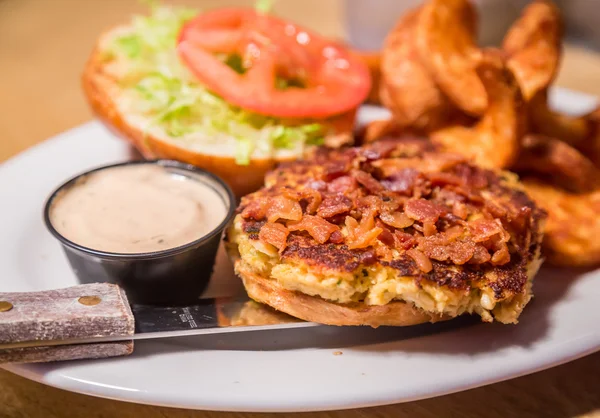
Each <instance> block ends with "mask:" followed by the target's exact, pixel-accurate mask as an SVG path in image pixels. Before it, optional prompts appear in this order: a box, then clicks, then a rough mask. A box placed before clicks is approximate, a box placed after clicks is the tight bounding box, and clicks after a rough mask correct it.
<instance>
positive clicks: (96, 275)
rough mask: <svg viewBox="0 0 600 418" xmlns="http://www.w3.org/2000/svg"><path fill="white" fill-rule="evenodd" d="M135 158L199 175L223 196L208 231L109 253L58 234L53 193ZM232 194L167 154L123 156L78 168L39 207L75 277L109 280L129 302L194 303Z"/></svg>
mask: <svg viewBox="0 0 600 418" xmlns="http://www.w3.org/2000/svg"><path fill="white" fill-rule="evenodd" d="M138 164H158V165H160V166H162V167H165V168H166V169H168V170H169V171H172V172H173V173H175V174H177V175H183V176H186V177H189V178H191V179H197V181H202V182H203V183H204V184H205V185H208V186H210V187H212V188H213V189H214V190H215V191H216V192H217V193H218V194H219V196H221V198H222V199H223V202H224V203H225V206H226V208H227V215H226V216H225V218H224V219H223V221H222V222H221V223H220V224H219V226H217V227H216V228H215V229H214V230H213V231H211V232H209V233H208V234H206V235H204V236H203V237H201V238H199V239H197V240H195V241H192V242H190V243H188V244H185V245H182V246H179V247H175V248H169V249H166V250H161V251H156V252H149V253H134V254H129V253H128V254H124V253H113V252H106V251H98V250H94V249H91V248H87V247H84V246H82V245H79V244H77V243H75V242H72V241H70V240H68V239H67V238H65V237H64V236H62V235H61V234H60V233H59V232H58V231H57V230H56V229H55V228H54V226H53V225H52V223H51V221H50V210H51V208H52V203H53V201H54V199H55V198H56V197H57V196H58V195H59V194H60V193H61V192H63V191H65V190H67V189H68V188H69V187H72V186H73V185H75V184H76V183H77V182H78V181H79V180H81V179H82V178H84V177H85V176H88V175H90V174H92V173H95V172H97V171H100V170H106V169H110V168H113V167H119V166H124V165H138ZM235 209H236V199H235V195H234V194H233V191H232V190H231V189H230V188H229V186H228V185H227V184H226V183H225V182H224V181H223V180H222V179H221V178H219V177H217V176H215V175H214V174H212V173H210V172H208V171H205V170H202V169H200V168H197V167H195V166H192V165H188V164H184V163H181V162H178V161H172V160H143V161H128V162H122V163H117V164H111V165H105V166H101V167H97V168H94V169H92V170H89V171H86V172H84V173H81V174H79V175H77V176H75V177H73V178H71V179H70V180H68V181H66V182H65V183H63V184H62V185H60V186H59V187H58V188H57V189H56V190H54V192H52V194H51V195H50V197H49V198H48V200H47V201H46V204H45V207H44V222H45V224H46V227H47V228H48V230H49V231H50V233H51V234H52V235H53V236H54V237H55V238H56V239H57V240H58V241H59V242H60V243H61V244H62V248H63V250H64V252H65V254H66V256H67V259H68V260H69V263H70V265H71V267H72V269H73V270H74V272H75V274H76V276H77V278H78V280H79V281H80V283H93V282H109V283H115V284H118V285H119V286H120V287H122V288H123V289H124V290H125V292H126V293H127V297H128V299H129V300H130V302H132V303H136V304H149V305H163V306H164V305H185V304H190V303H194V302H195V301H197V300H198V298H199V297H200V296H201V294H202V292H204V290H205V289H206V287H207V285H208V282H209V280H210V277H211V275H212V272H213V267H214V263H215V259H216V255H217V250H218V249H219V244H220V241H221V236H222V233H223V230H224V229H225V227H226V226H227V224H228V223H229V222H230V221H231V219H232V218H233V215H234V213H235Z"/></svg>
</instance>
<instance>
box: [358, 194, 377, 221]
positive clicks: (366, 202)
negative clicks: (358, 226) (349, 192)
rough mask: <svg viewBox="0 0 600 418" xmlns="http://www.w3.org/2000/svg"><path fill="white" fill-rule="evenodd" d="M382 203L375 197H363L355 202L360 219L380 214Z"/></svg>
mask: <svg viewBox="0 0 600 418" xmlns="http://www.w3.org/2000/svg"><path fill="white" fill-rule="evenodd" d="M382 204H383V201H382V200H381V199H380V198H379V197H377V196H372V195H371V196H364V197H361V198H360V199H358V201H357V202H356V209H358V211H359V212H360V213H361V214H362V217H367V218H368V217H375V216H377V214H378V213H380V212H381V207H382Z"/></svg>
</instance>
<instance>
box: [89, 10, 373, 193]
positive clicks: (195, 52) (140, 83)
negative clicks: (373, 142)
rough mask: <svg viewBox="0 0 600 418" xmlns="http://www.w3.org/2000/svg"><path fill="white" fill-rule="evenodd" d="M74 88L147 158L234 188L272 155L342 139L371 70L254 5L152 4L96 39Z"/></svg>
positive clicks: (252, 183) (252, 182)
mask: <svg viewBox="0 0 600 418" xmlns="http://www.w3.org/2000/svg"><path fill="white" fill-rule="evenodd" d="M82 88H83V91H84V93H85V97H86V99H87V101H88V102H89V104H90V106H91V108H92V109H93V111H94V113H95V114H96V115H97V116H98V117H99V119H100V120H102V121H103V122H104V123H106V124H107V126H108V127H109V128H110V129H111V130H113V131H114V132H116V133H117V134H118V135H119V136H121V137H123V138H124V139H126V140H127V141H129V142H131V144H133V146H134V147H135V148H136V149H137V150H138V151H139V152H140V153H141V154H142V155H143V156H144V157H145V158H168V159H175V160H179V161H183V162H186V163H190V164H193V165H196V166H199V167H201V168H204V169H207V170H209V171H211V172H213V173H215V174H217V175H218V176H220V177H222V178H223V179H224V180H225V181H226V182H228V183H229V185H230V186H231V187H232V189H233V190H234V192H235V193H236V194H237V195H238V196H242V195H244V194H246V193H248V192H250V191H254V190H256V189H258V188H259V187H260V185H261V184H262V180H263V178H264V175H265V173H266V172H267V171H268V170H270V169H272V168H273V167H275V166H276V164H277V163H278V162H281V161H290V160H295V159H297V158H301V157H302V156H303V155H304V154H305V153H307V152H308V153H309V152H311V150H312V149H314V148H315V147H319V146H326V147H333V148H336V147H339V146H341V145H344V144H348V143H351V142H352V130H353V128H354V119H355V113H356V110H357V108H358V107H359V105H360V104H361V103H362V102H363V101H364V100H365V99H366V97H367V96H368V94H369V91H370V88H371V76H370V73H369V69H368V67H367V66H366V64H365V63H364V62H363V60H361V59H360V57H358V56H356V55H355V54H353V53H352V52H351V51H349V50H348V49H347V48H346V47H344V46H342V45H340V44H338V43H336V42H333V41H329V40H327V39H325V38H323V37H321V36H319V35H318V34H316V33H314V32H312V31H310V30H309V29H306V28H303V27H301V26H299V25H296V24H294V23H293V22H289V21H287V20H284V19H281V18H277V17H275V16H272V15H269V14H267V13H266V12H264V11H261V10H255V9H239V8H231V9H215V10H210V11H207V12H202V13H200V12H198V11H196V10H191V9H187V8H181V7H166V6H160V5H157V6H153V7H152V10H151V12H150V13H149V14H148V15H144V16H135V17H133V18H132V19H131V20H130V21H129V22H126V23H124V24H122V25H120V26H117V27H114V28H112V29H110V30H108V31H106V32H105V33H103V34H102V35H101V36H100V37H99V38H98V40H97V42H96V45H95V47H94V48H93V51H92V53H91V55H90V57H89V59H88V61H87V63H86V66H85V69H84V71H83V75H82Z"/></svg>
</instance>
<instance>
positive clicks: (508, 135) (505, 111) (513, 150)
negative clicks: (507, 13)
mask: <svg viewBox="0 0 600 418" xmlns="http://www.w3.org/2000/svg"><path fill="white" fill-rule="evenodd" d="M476 74H477V75H478V77H481V81H482V82H483V85H484V86H485V90H486V93H487V97H488V98H489V106H488V108H487V110H486V112H485V114H484V115H483V117H482V118H481V119H480V120H479V121H478V122H477V123H476V124H475V125H474V126H473V127H465V126H461V125H457V126H451V127H448V128H443V129H440V130H438V131H435V132H433V133H432V134H431V139H432V141H433V142H435V143H437V144H440V145H441V146H442V147H443V148H445V149H446V150H448V151H450V152H456V153H459V154H463V155H466V156H467V157H468V158H471V159H473V160H474V161H475V162H476V163H477V164H480V165H482V166H484V167H486V168H507V167H510V166H512V165H513V164H514V163H515V161H516V159H517V156H518V153H519V149H520V140H521V137H522V136H523V133H524V131H525V123H526V113H525V112H524V110H523V109H524V104H523V98H522V96H521V90H520V88H519V86H518V84H517V81H516V80H515V78H514V76H513V75H512V74H511V72H510V71H509V70H508V69H507V68H506V66H505V64H504V61H503V59H502V53H501V52H500V51H498V50H495V49H487V50H484V52H483V55H482V59H481V62H480V64H479V66H478V67H477V69H476Z"/></svg>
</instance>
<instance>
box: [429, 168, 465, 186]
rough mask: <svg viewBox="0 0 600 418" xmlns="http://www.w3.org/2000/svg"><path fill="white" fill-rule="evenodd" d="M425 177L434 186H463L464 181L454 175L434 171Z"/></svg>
mask: <svg viewBox="0 0 600 418" xmlns="http://www.w3.org/2000/svg"><path fill="white" fill-rule="evenodd" d="M425 177H427V179H428V180H429V181H430V182H431V185H432V186H445V185H447V184H452V185H455V186H460V185H461V184H462V179H461V178H460V177H458V176H457V175H455V174H452V173H445V172H437V171H434V172H431V173H426V174H425Z"/></svg>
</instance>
